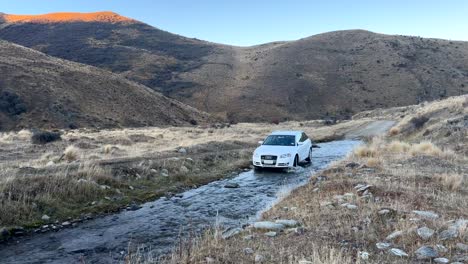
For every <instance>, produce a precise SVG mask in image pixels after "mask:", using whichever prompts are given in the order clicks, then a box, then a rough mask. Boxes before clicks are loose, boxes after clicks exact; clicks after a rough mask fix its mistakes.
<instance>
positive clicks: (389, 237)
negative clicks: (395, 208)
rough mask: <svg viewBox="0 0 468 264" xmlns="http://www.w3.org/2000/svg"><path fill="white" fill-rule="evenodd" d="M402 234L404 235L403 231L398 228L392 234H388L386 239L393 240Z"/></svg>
mask: <svg viewBox="0 0 468 264" xmlns="http://www.w3.org/2000/svg"><path fill="white" fill-rule="evenodd" d="M402 235H403V231H399V230H397V231H395V232H393V233H391V234H390V235H388V236H387V237H386V238H385V240H393V239H395V238H397V237H400V236H402Z"/></svg>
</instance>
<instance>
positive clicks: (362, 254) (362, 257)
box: [358, 251, 369, 260]
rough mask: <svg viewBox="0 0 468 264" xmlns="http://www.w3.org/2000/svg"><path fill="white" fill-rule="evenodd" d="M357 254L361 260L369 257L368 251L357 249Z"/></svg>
mask: <svg viewBox="0 0 468 264" xmlns="http://www.w3.org/2000/svg"><path fill="white" fill-rule="evenodd" d="M358 255H359V258H361V259H362V260H368V259H369V252H366V251H359V253H358Z"/></svg>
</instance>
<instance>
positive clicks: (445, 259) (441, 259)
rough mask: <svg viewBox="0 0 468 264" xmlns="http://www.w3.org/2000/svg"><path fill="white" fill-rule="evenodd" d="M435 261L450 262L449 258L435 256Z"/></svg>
mask: <svg viewBox="0 0 468 264" xmlns="http://www.w3.org/2000/svg"><path fill="white" fill-rule="evenodd" d="M434 262H435V263H449V260H448V259H447V258H435V259H434Z"/></svg>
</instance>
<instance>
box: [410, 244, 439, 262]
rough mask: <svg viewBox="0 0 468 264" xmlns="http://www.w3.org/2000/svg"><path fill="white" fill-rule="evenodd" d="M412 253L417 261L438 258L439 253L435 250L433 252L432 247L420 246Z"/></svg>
mask: <svg viewBox="0 0 468 264" xmlns="http://www.w3.org/2000/svg"><path fill="white" fill-rule="evenodd" d="M414 253H415V254H416V257H417V258H418V259H431V258H436V257H438V256H439V252H437V250H435V249H434V248H433V247H429V246H422V247H420V248H418V249H417V250H416V251H415V252H414Z"/></svg>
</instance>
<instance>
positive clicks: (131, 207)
mask: <svg viewBox="0 0 468 264" xmlns="http://www.w3.org/2000/svg"><path fill="white" fill-rule="evenodd" d="M127 208H128V210H130V211H136V210H138V209H140V208H141V205H138V204H136V203H132V204H131V205H130V206H129V207H127Z"/></svg>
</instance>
